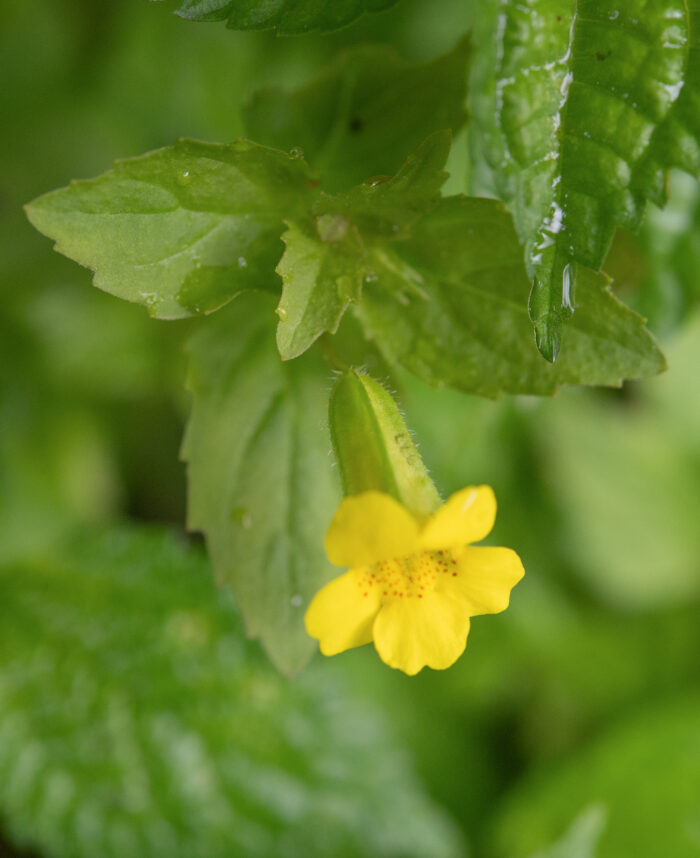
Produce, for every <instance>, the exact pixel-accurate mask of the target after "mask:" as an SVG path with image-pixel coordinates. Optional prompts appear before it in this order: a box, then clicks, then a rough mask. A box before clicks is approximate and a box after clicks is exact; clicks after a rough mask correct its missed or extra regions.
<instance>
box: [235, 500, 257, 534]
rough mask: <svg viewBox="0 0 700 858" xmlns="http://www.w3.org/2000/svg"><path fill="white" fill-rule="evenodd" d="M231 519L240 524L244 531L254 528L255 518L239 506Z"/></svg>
mask: <svg viewBox="0 0 700 858" xmlns="http://www.w3.org/2000/svg"><path fill="white" fill-rule="evenodd" d="M231 518H232V519H233V520H234V521H235V522H236V524H240V526H241V527H242V528H243V530H250V529H251V527H252V526H253V517H252V516H251V514H250V513H249V512H248V510H247V509H246V508H245V507H244V506H237V507H236V508H235V509H234V510H233V512H232V513H231Z"/></svg>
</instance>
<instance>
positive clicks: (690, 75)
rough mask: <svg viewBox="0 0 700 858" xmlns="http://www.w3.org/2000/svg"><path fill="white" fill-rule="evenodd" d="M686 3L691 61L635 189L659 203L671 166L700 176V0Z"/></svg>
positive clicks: (636, 177)
mask: <svg viewBox="0 0 700 858" xmlns="http://www.w3.org/2000/svg"><path fill="white" fill-rule="evenodd" d="M686 5H687V8H688V24H689V40H688V64H687V67H686V71H685V76H684V78H683V81H682V88H681V90H680V93H679V95H678V98H677V99H676V100H675V101H674V103H673V106H672V107H671V109H670V110H669V112H668V115H667V116H666V119H665V120H664V122H662V123H661V124H660V125H659V126H658V128H656V129H655V131H654V134H653V137H652V140H651V144H650V146H649V149H648V151H647V152H646V154H645V157H644V160H643V161H642V163H641V165H640V167H639V169H638V170H637V171H636V174H635V191H636V192H637V193H639V194H644V195H646V196H648V197H649V198H650V199H651V200H652V201H653V202H654V203H656V204H657V205H658V206H663V205H664V204H665V202H666V198H667V175H668V170H669V168H671V167H678V168H679V169H681V170H685V172H686V173H691V174H692V175H693V176H696V177H698V176H700V0H686ZM678 85H679V86H680V85H681V83H680V82H679V83H678Z"/></svg>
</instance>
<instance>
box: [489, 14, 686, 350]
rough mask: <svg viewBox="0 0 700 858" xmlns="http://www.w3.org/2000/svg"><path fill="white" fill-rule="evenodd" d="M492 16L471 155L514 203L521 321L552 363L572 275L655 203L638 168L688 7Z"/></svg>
mask: <svg viewBox="0 0 700 858" xmlns="http://www.w3.org/2000/svg"><path fill="white" fill-rule="evenodd" d="M491 9H492V11H491V16H490V25H491V32H490V33H489V34H486V33H482V34H481V35H480V38H479V41H480V43H481V41H484V42H485V43H486V44H487V45H489V48H487V49H486V50H485V52H484V55H483V58H482V59H483V62H482V65H481V68H480V71H479V72H478V73H477V76H476V79H475V81H474V92H475V93H476V94H475V99H474V100H475V112H476V115H477V117H478V121H479V124H480V125H481V126H482V128H483V129H484V132H483V133H484V138H485V139H484V140H483V141H482V144H481V147H480V148H481V149H482V150H483V151H484V152H485V153H487V157H488V158H489V160H490V163H491V166H492V168H493V171H494V173H495V178H496V184H497V187H498V189H499V191H500V194H501V195H502V196H503V198H505V199H512V200H513V207H514V215H515V222H516V226H517V229H518V233H519V235H520V238H521V240H522V242H523V244H524V246H525V260H526V265H527V270H528V274H529V276H530V278H531V279H532V281H533V288H532V294H531V296H530V314H531V317H532V319H533V322H534V325H535V332H536V336H537V342H538V345H539V348H540V351H541V352H542V354H543V355H544V356H545V357H547V358H548V359H549V360H553V359H554V358H555V357H556V355H557V353H558V350H559V342H560V335H561V330H562V326H563V324H564V322H565V321H566V320H568V319H569V318H570V317H571V315H572V313H573V311H574V307H575V304H576V298H575V295H574V292H573V290H572V282H573V280H574V279H576V277H577V271H576V269H577V268H578V267H579V266H586V267H589V268H592V269H594V270H599V269H600V266H601V264H602V261H603V258H604V256H605V253H606V251H607V248H608V246H609V244H610V241H611V239H612V236H613V232H614V228H615V226H616V225H618V224H622V225H626V226H635V225H637V224H638V223H639V219H640V216H641V213H642V211H643V208H644V203H645V200H646V198H648V197H649V196H650V194H651V193H652V190H653V189H652V186H651V185H650V184H649V182H648V181H645V180H644V178H643V177H644V175H645V174H646V173H647V172H648V167H646V166H645V160H646V159H647V158H648V157H649V153H650V150H651V149H653V148H654V146H655V142H654V141H655V135H656V134H657V133H659V131H660V129H662V128H664V123H665V121H666V120H667V119H668V117H669V116H670V115H671V112H672V109H673V106H674V102H676V100H677V99H678V96H679V93H680V92H681V86H682V82H683V75H684V70H685V66H686V62H687V56H688V20H687V9H686V4H685V0H652V2H648V0H630V2H627V3H625V4H620V3H617V2H615V0H577V2H576V3H575V4H571V3H570V2H569V0H531V2H529V3H528V4H525V5H523V4H518V3H516V2H511V0H509V2H506V3H504V4H501V5H498V4H493V6H492V7H491ZM487 17H488V16H486V15H485V16H484V22H485V21H486V18H487ZM485 26H486V27H488V24H487V23H485ZM494 68H495V74H494Z"/></svg>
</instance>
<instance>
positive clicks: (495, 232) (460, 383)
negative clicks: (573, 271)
mask: <svg viewBox="0 0 700 858" xmlns="http://www.w3.org/2000/svg"><path fill="white" fill-rule="evenodd" d="M368 266H369V267H370V268H371V270H372V273H373V276H372V277H370V278H369V280H370V282H368V283H367V284H366V285H365V288H364V294H363V298H362V302H361V304H360V305H359V306H358V308H357V314H358V317H359V318H360V321H361V322H362V324H363V326H364V327H365V330H366V331H367V333H368V335H369V336H371V337H372V338H373V339H374V340H375V341H376V343H377V345H378V346H379V347H380V348H382V349H383V350H384V351H385V353H386V355H387V357H388V358H389V359H391V360H394V361H398V362H400V363H402V364H403V365H404V366H406V367H407V368H408V369H409V370H411V371H412V372H414V373H415V374H416V375H417V376H419V377H420V378H422V379H424V380H425V381H427V382H429V383H430V384H434V385H442V384H447V385H450V386H451V387H455V388H457V389H459V390H464V391H467V392H469V393H478V394H481V395H484V396H498V394H499V393H525V394H539V395H542V394H551V393H554V392H555V391H556V389H557V388H558V387H559V386H561V385H563V384H605V385H618V384H620V382H621V381H622V380H623V379H624V378H638V377H642V376H646V375H652V374H654V373H658V372H660V371H661V370H662V369H663V368H664V359H663V355H662V354H661V352H660V351H659V349H658V347H657V346H656V344H655V342H654V340H653V339H652V337H651V336H650V334H649V333H648V331H647V330H646V328H645V327H644V320H643V319H642V318H641V317H640V316H638V315H637V314H636V313H634V312H632V311H631V310H629V309H628V308H626V307H625V306H624V305H623V304H621V303H620V302H619V301H618V300H617V298H615V296H614V295H613V294H612V293H611V292H610V290H609V288H608V284H607V281H606V279H605V278H604V277H602V276H600V275H595V274H593V273H591V272H585V271H584V272H582V273H581V276H580V282H579V284H578V301H579V306H578V309H577V312H576V315H575V316H574V318H573V319H572V321H571V325H570V329H569V331H568V332H567V348H566V351H565V352H564V353H563V354H562V355H561V356H560V358H559V360H558V361H557V363H556V365H552V364H547V363H545V362H544V361H542V359H541V358H540V357H539V355H538V353H537V350H536V348H535V344H534V342H533V338H532V334H531V328H530V324H529V320H528V317H527V310H526V304H527V301H526V299H527V292H528V288H529V284H528V279H527V276H526V273H525V269H524V266H523V263H522V253H521V250H520V247H519V244H518V240H517V237H516V235H515V232H514V230H513V226H512V221H511V218H510V216H509V215H508V214H507V213H506V212H505V211H504V210H503V208H502V206H501V205H500V204H499V203H497V202H495V201H493V200H485V199H477V198H473V197H471V198H467V197H450V198H448V199H446V200H444V201H443V203H442V204H441V205H440V207H439V208H437V209H436V210H435V211H433V212H432V213H430V214H428V215H427V216H426V217H425V219H424V220H423V221H421V222H420V223H419V224H418V225H417V226H416V227H415V228H414V233H413V237H412V238H411V239H409V240H407V241H405V242H397V243H396V244H394V245H391V246H390V247H384V248H381V249H378V250H374V251H373V253H372V254H371V256H370V258H369V259H368Z"/></svg>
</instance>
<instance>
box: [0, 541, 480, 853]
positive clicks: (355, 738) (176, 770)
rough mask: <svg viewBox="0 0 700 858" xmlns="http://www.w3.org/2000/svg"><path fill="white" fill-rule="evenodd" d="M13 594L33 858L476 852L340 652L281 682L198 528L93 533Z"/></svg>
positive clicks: (5, 734)
mask: <svg viewBox="0 0 700 858" xmlns="http://www.w3.org/2000/svg"><path fill="white" fill-rule="evenodd" d="M0 588H1V589H2V600H0V688H2V694H0V813H1V814H2V818H3V835H4V836H5V837H8V836H11V837H12V840H13V841H15V842H16V843H17V845H18V846H20V848H22V853H23V854H27V853H25V850H26V849H28V848H31V849H32V854H34V851H35V850H36V854H39V852H40V853H41V855H43V856H46V858H94V856H97V855H99V856H103V858H125V856H127V855H128V856H134V858H135V856H138V858H232V856H246V858H270V856H272V855H275V856H281V855H285V856H301V855H304V856H308V858H327V856H328V855H333V856H338V858H364V856H366V855H368V854H371V855H373V856H374V855H376V856H380V858H396V856H397V855H401V856H407V858H424V856H426V855H430V856H438V858H457V856H459V855H462V854H463V852H462V849H461V846H460V843H459V836H458V834H457V832H456V830H455V827H454V825H453V824H451V823H450V821H449V820H448V819H447V818H446V817H445V816H444V815H443V814H442V813H441V812H440V810H439V809H438V808H437V807H436V806H435V805H434V803H433V802H432V800H431V799H429V798H428V797H427V796H426V794H425V792H424V791H423V789H422V788H421V786H420V783H419V782H418V780H417V778H416V775H415V773H414V771H413V768H412V766H411V764H410V762H409V761H408V758H407V756H406V755H405V753H402V752H401V750H400V748H399V747H398V746H397V743H396V741H395V740H394V739H393V738H392V736H391V734H390V733H389V731H388V729H387V726H386V725H385V723H384V722H383V720H382V719H381V718H380V717H379V713H378V712H377V711H376V710H375V709H374V708H372V707H370V706H369V704H367V703H364V704H362V703H359V702H358V701H357V700H356V699H355V698H353V696H352V694H351V693H350V689H349V688H348V685H347V683H345V682H343V681H342V680H341V677H340V676H339V675H338V673H337V671H334V672H333V675H330V674H329V672H327V671H324V670H323V669H322V666H321V665H319V668H321V669H320V670H309V671H307V672H306V673H305V674H304V676H303V677H299V678H298V679H297V680H296V681H295V682H289V681H287V680H286V679H284V678H283V677H281V676H279V674H277V673H276V672H275V671H274V670H273V669H272V667H271V666H270V665H269V663H268V662H267V660H266V659H265V658H264V657H263V656H262V654H261V652H260V649H259V647H258V646H257V644H255V643H252V642H250V641H246V639H245V633H244V629H243V624H242V622H241V619H240V614H239V612H238V611H237V609H236V608H235V607H234V605H233V603H232V599H231V598H230V594H229V593H228V592H226V591H223V592H217V591H216V588H215V587H214V585H213V583H212V581H211V576H210V574H209V569H208V564H207V561H206V558H205V556H204V554H203V552H200V551H198V550H194V549H192V548H188V547H187V546H186V545H185V543H184V542H183V541H182V540H181V539H178V538H175V537H174V536H173V535H171V534H168V533H165V532H163V531H161V530H160V529H158V530H155V529H149V530H138V529H136V528H116V529H112V530H108V531H103V532H102V533H100V534H95V533H90V532H89V531H88V532H82V533H81V535H80V536H79V538H75V539H74V540H72V541H71V542H70V543H69V544H68V545H64V547H62V548H61V550H59V551H54V552H53V553H52V554H50V555H48V554H47V555H46V559H45V560H42V561H36V562H33V563H27V562H24V563H19V562H18V563H14V564H12V565H5V566H2V567H0ZM339 773H340V776H339ZM387 784H390V785H391V788H390V789H387ZM339 809H340V810H339ZM3 851H4V849H3Z"/></svg>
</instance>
